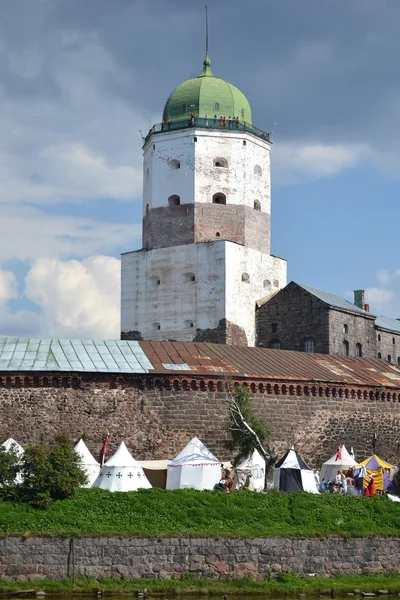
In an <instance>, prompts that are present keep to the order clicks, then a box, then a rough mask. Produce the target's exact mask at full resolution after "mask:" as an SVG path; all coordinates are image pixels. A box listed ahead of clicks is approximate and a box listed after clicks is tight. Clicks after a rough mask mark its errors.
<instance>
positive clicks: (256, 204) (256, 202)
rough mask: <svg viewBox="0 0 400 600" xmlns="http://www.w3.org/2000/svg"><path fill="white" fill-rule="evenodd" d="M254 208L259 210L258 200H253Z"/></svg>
mask: <svg viewBox="0 0 400 600" xmlns="http://www.w3.org/2000/svg"><path fill="white" fill-rule="evenodd" d="M254 210H261V202H260V201H259V200H254Z"/></svg>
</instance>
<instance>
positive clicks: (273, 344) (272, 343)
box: [268, 340, 281, 350]
mask: <svg viewBox="0 0 400 600" xmlns="http://www.w3.org/2000/svg"><path fill="white" fill-rule="evenodd" d="M268 346H269V347H270V348H273V349H274V350H280V349H281V343H280V341H279V340H270V342H269V344H268Z"/></svg>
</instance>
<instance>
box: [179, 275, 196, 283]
mask: <svg viewBox="0 0 400 600" xmlns="http://www.w3.org/2000/svg"><path fill="white" fill-rule="evenodd" d="M182 279H183V283H193V281H196V275H195V274H194V273H184V274H183V277H182Z"/></svg>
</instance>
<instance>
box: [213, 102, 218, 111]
mask: <svg viewBox="0 0 400 600" xmlns="http://www.w3.org/2000/svg"><path fill="white" fill-rule="evenodd" d="M214 110H219V102H214Z"/></svg>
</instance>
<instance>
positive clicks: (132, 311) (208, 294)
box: [121, 242, 225, 341]
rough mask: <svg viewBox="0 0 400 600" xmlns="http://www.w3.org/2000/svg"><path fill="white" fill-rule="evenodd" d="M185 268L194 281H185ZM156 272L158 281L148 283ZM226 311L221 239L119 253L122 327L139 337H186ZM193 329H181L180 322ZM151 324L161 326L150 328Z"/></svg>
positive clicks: (211, 326)
mask: <svg viewBox="0 0 400 600" xmlns="http://www.w3.org/2000/svg"><path fill="white" fill-rule="evenodd" d="M185 273H194V274H195V277H196V281H194V282H184V280H183V279H184V274H185ZM150 277H157V278H159V279H160V285H158V286H152V285H149V278H150ZM224 315H225V242H215V243H203V244H190V245H187V246H177V247H172V248H159V249H156V250H148V251H139V252H130V253H127V254H123V255H122V290H121V330H122V331H123V332H128V331H140V332H141V334H142V337H143V338H144V339H150V340H166V339H174V340H179V341H191V340H192V339H193V337H194V336H195V334H196V328H198V327H199V328H201V329H207V328H214V327H216V326H217V325H218V322H219V320H220V319H222V318H223V317H224ZM186 320H187V321H191V322H193V328H185V327H184V322H185V321H186ZM153 323H160V326H161V329H160V330H154V329H153V328H152V324H153Z"/></svg>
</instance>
